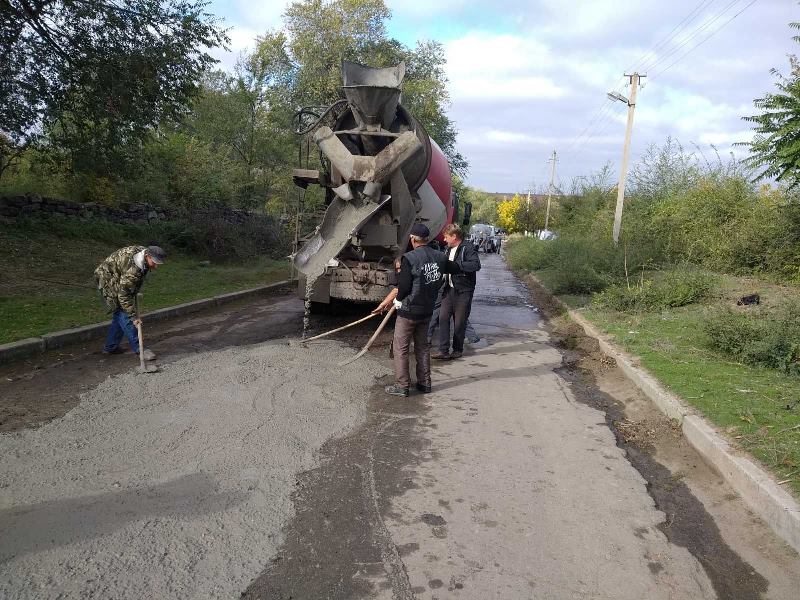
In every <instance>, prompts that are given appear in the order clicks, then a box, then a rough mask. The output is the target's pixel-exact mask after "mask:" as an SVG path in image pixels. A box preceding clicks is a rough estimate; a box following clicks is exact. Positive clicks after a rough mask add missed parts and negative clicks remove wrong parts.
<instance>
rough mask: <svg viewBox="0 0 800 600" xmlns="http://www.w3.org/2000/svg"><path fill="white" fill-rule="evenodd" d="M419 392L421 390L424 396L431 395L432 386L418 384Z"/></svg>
mask: <svg viewBox="0 0 800 600" xmlns="http://www.w3.org/2000/svg"><path fill="white" fill-rule="evenodd" d="M417 390H419V391H420V392H421V393H423V394H430V393H431V386H429V385H423V384H421V383H418V384H417Z"/></svg>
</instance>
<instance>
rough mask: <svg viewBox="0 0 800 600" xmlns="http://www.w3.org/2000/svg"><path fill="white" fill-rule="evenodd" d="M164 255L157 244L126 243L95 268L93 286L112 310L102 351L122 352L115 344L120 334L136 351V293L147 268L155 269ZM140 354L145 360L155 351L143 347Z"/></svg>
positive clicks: (138, 316) (106, 352)
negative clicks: (95, 286) (95, 285)
mask: <svg viewBox="0 0 800 600" xmlns="http://www.w3.org/2000/svg"><path fill="white" fill-rule="evenodd" d="M165 257H166V254H165V253H164V251H163V250H162V249H161V248H159V247H158V246H148V247H145V246H127V247H125V248H120V249H119V250H117V251H116V252H114V253H113V254H111V256H109V257H108V258H106V259H105V260H104V261H103V262H101V263H100V266H98V267H97V269H95V271H94V276H95V279H96V280H97V288H98V289H99V290H100V294H101V295H102V296H103V300H104V301H105V303H106V306H107V307H108V309H109V310H110V311H111V313H112V314H111V327H110V328H109V330H108V335H107V336H106V344H105V346H104V347H103V353H104V354H117V353H120V352H124V350H122V349H121V348H120V347H119V343H120V342H121V341H122V337H123V336H125V337H126V338H128V343H129V344H130V346H131V350H133V351H134V352H136V353H137V354H138V353H139V338H138V335H137V331H136V328H137V327H139V326H141V324H142V318H141V315H139V313H138V306H137V303H136V294H138V293H139V290H140V289H141V287H142V283H143V282H144V278H145V276H146V275H147V273H148V272H149V270H150V269H156V268H158V265H160V264H162V263H163V262H164V258H165ZM143 355H144V357H145V359H146V360H153V359H154V358H155V354H154V353H153V352H152V351H150V350H147V349H144V350H143Z"/></svg>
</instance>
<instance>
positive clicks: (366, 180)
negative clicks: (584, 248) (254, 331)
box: [292, 62, 471, 311]
mask: <svg viewBox="0 0 800 600" xmlns="http://www.w3.org/2000/svg"><path fill="white" fill-rule="evenodd" d="M404 75H405V65H404V64H402V63H401V64H400V65H397V66H395V67H389V68H371V67H366V66H363V65H360V64H357V63H353V62H344V63H343V64H342V77H343V83H344V85H343V89H344V94H345V99H343V100H341V101H340V105H341V106H342V108H343V109H342V110H341V112H339V113H338V116H336V117H335V119H334V120H333V123H332V126H326V125H321V124H320V123H319V122H318V123H317V124H316V125H315V126H314V127H312V128H311V131H307V134H308V135H310V136H311V137H312V139H313V141H314V143H315V144H316V145H317V146H318V147H319V150H320V155H321V158H322V161H321V162H322V165H323V166H322V168H321V169H320V170H309V169H295V170H294V173H293V179H294V182H295V184H296V185H298V186H300V187H303V188H305V187H307V186H308V185H310V184H315V185H319V186H322V188H324V191H325V203H326V206H327V208H326V209H325V214H324V216H323V218H322V220H321V222H320V223H319V224H318V225H317V227H316V229H315V231H314V232H313V233H312V234H310V235H309V236H307V237H306V238H305V239H303V240H300V242H299V245H298V248H297V250H296V252H295V253H294V255H293V257H292V260H293V263H294V266H295V268H296V269H297V271H298V273H299V275H298V280H299V286H298V293H299V295H300V296H301V297H303V298H305V299H306V302H307V306H309V308H310V309H311V310H312V311H317V310H325V308H326V307H327V306H329V305H330V304H331V302H332V301H335V300H336V299H340V300H343V301H350V302H359V301H363V302H377V301H379V300H381V299H383V297H384V296H385V295H386V293H387V292H388V291H389V290H390V289H391V288H392V286H393V285H394V284H395V283H396V277H395V271H394V268H393V263H394V260H395V259H396V258H397V257H399V256H400V255H402V254H403V253H404V252H405V251H406V248H407V243H408V234H409V230H410V229H411V226H412V225H413V224H414V223H424V224H425V225H427V226H428V228H429V229H430V231H431V234H432V236H434V237H435V236H438V235H439V234H440V233H441V231H442V229H443V228H444V227H445V225H447V224H448V223H452V222H453V221H454V219H456V218H457V215H458V205H457V204H458V203H457V199H456V198H455V197H454V195H453V191H452V185H451V178H450V165H449V164H448V161H447V159H446V158H445V156H444V154H443V153H442V151H441V149H440V148H439V147H438V146H437V144H436V142H435V141H433V140H431V139H430V137H429V136H428V134H427V132H426V131H425V129H424V128H423V127H422V125H421V124H420V123H419V122H418V121H417V120H416V119H415V118H414V116H413V115H411V114H410V113H409V112H408V111H407V110H406V109H405V108H404V107H403V106H402V105H401V104H400V93H401V84H402V81H403V77H404ZM320 121H321V119H320ZM470 208H471V207H470V206H468V205H466V204H465V207H464V213H465V214H464V215H463V217H464V218H463V222H464V224H467V223H468V222H469V214H468V213H469V209H470Z"/></svg>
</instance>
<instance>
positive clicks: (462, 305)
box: [439, 287, 473, 354]
mask: <svg viewBox="0 0 800 600" xmlns="http://www.w3.org/2000/svg"><path fill="white" fill-rule="evenodd" d="M472 294H473V290H465V291H458V290H456V289H455V288H451V287H446V288H445V289H444V290H443V291H442V306H441V308H440V309H439V351H440V352H442V353H443V354H447V353H448V352H450V319H451V318H452V319H453V352H463V351H464V334H465V333H466V331H467V319H469V311H470V310H471V309H472Z"/></svg>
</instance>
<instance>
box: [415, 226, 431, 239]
mask: <svg viewBox="0 0 800 600" xmlns="http://www.w3.org/2000/svg"><path fill="white" fill-rule="evenodd" d="M411 235H413V236H416V237H418V238H422V239H423V240H427V239H428V238H429V237H431V230H430V229H428V226H427V225H423V224H422V223H414V225H412V226H411Z"/></svg>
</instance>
